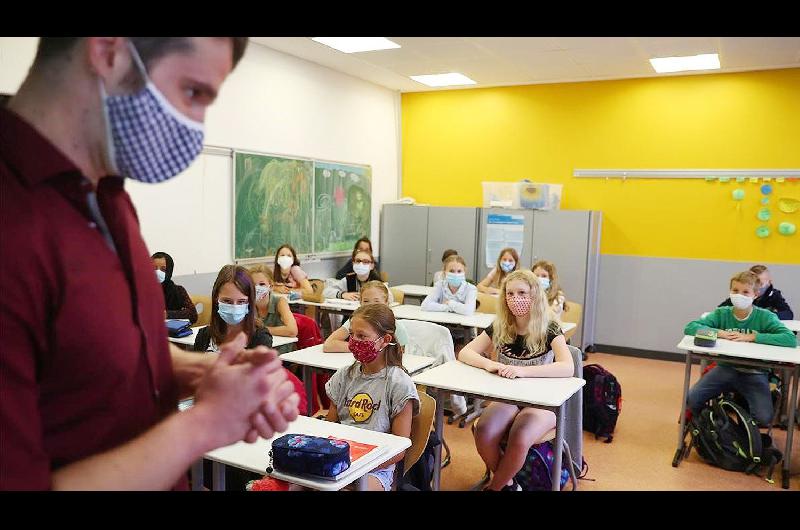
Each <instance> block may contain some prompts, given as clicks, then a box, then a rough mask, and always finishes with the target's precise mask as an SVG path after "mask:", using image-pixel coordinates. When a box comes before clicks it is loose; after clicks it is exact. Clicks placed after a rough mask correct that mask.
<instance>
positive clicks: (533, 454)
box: [514, 442, 586, 491]
mask: <svg viewBox="0 0 800 530" xmlns="http://www.w3.org/2000/svg"><path fill="white" fill-rule="evenodd" d="M554 456H555V455H554V452H553V444H551V443H550V442H544V443H540V444H534V445H532V446H531V448H530V450H528V456H526V457H525V464H524V465H523V466H522V469H520V470H519V471H518V472H517V474H516V476H515V477H514V480H516V481H517V483H518V484H519V485H520V487H522V491H550V489H551V485H552V484H553V483H552V481H551V480H550V471H551V470H552V469H553V459H554ZM585 463H586V462H585V461H584V465H585ZM568 466H569V462H568V461H567V459H566V457H564V458H563V460H562V461H561V486H560V488H559V489H564V484H566V483H567V480H569V471H568Z"/></svg>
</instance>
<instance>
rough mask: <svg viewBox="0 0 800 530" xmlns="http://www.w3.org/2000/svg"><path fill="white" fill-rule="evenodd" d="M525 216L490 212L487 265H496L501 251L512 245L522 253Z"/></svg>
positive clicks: (487, 230)
mask: <svg viewBox="0 0 800 530" xmlns="http://www.w3.org/2000/svg"><path fill="white" fill-rule="evenodd" d="M524 240H525V216H523V215H511V214H494V213H492V214H489V216H488V218H487V220H486V266H487V267H494V266H495V263H496V261H497V257H498V256H499V255H500V251H501V250H503V249H504V248H507V247H511V248H513V249H514V250H516V251H517V253H518V254H520V255H522V247H523V244H524Z"/></svg>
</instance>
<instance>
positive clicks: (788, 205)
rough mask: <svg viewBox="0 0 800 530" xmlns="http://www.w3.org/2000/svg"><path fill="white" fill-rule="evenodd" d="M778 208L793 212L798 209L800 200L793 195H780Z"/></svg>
mask: <svg viewBox="0 0 800 530" xmlns="http://www.w3.org/2000/svg"><path fill="white" fill-rule="evenodd" d="M778 209H779V210H780V211H782V212H783V213H794V212H796V211H798V210H800V200H797V199H795V198H793V197H781V198H780V199H778Z"/></svg>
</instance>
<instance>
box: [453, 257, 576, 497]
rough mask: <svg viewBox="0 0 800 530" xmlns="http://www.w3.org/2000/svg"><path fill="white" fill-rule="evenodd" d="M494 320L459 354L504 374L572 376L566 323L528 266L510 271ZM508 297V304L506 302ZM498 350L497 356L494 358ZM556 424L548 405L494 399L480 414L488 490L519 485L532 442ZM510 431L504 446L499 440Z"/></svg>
mask: <svg viewBox="0 0 800 530" xmlns="http://www.w3.org/2000/svg"><path fill="white" fill-rule="evenodd" d="M500 300H501V303H498V304H497V318H496V319H495V321H494V323H493V324H492V325H491V326H489V327H488V328H486V330H485V331H484V332H483V333H481V334H480V335H478V337H477V338H475V339H474V340H473V341H472V342H470V343H469V344H467V345H466V346H464V348H463V349H462V350H461V352H460V353H459V355H458V359H459V360H460V361H462V362H465V363H467V364H469V365H471V366H475V367H477V368H483V369H484V370H486V371H487V372H492V373H496V374H498V375H499V376H501V377H507V378H509V379H514V378H516V377H572V374H573V372H574V365H573V363H572V354H571V353H570V351H569V348H568V347H567V343H566V341H565V340H564V335H563V334H562V332H561V327H560V326H559V325H558V323H557V322H555V321H551V320H550V319H549V316H548V311H547V297H546V295H545V292H544V289H543V288H542V287H541V285H540V284H539V281H538V280H537V278H536V276H535V275H534V274H533V273H532V272H531V271H529V270H518V271H514V272H512V273H510V274H509V275H508V276H507V277H506V279H505V282H503V284H502V285H501V288H500ZM502 301H505V303H502ZM493 349H494V351H496V352H497V361H493V360H491V359H490V358H489V357H490V355H491V352H492V350H493ZM555 425H556V416H555V414H554V413H553V412H551V411H549V410H542V409H537V408H533V407H517V406H516V405H509V404H506V403H498V402H493V403H491V404H489V406H487V407H486V408H485V409H484V411H483V413H482V414H481V421H480V423H479V426H478V428H477V431H476V433H475V445H476V446H477V449H478V453H479V454H480V455H481V458H482V459H483V461H484V462H486V466H487V467H488V468H489V469H491V470H492V480H491V482H490V483H489V485H488V486H487V488H486V489H489V490H519V489H520V487H519V485H518V484H516V483H515V482H514V475H516V474H517V472H518V471H519V470H520V469H522V466H523V464H524V463H525V457H526V456H527V454H528V450H529V449H530V447H531V445H533V442H535V441H536V440H538V439H540V438H541V437H542V436H543V435H544V434H545V433H546V432H547V431H549V430H550V429H553V428H554V427H555ZM506 436H507V445H506V448H505V450H504V451H503V450H501V448H500V442H501V440H502V439H503V438H505V437H506Z"/></svg>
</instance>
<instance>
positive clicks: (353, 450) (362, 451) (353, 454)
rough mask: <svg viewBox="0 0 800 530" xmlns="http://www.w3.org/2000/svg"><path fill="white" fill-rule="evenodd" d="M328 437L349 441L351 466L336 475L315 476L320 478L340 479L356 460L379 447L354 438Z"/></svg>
mask: <svg viewBox="0 0 800 530" xmlns="http://www.w3.org/2000/svg"><path fill="white" fill-rule="evenodd" d="M328 438H330V439H332V440H342V441H343V442H347V443H348V444H350V467H348V468H347V469H345V470H344V471H342V472H341V473H339V474H338V475H336V476H335V477H317V476H315V477H314V478H320V479H324V480H331V481H335V480H339V479H340V478H341V477H342V476H344V475H346V474H347V473H348V472H349V471H350V470H351V469H352V468H353V464H355V463H356V461H357V460H358V459H359V458H361V457H363V456H364V455H366V454H367V453H369V452H370V451H372V450H374V449H377V447H378V446H377V445H372V444H367V443H363V442H355V441H353V440H348V439H347V438H337V437H336V436H328Z"/></svg>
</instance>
